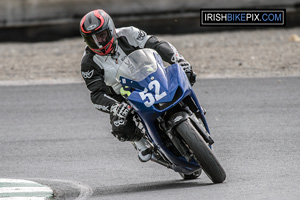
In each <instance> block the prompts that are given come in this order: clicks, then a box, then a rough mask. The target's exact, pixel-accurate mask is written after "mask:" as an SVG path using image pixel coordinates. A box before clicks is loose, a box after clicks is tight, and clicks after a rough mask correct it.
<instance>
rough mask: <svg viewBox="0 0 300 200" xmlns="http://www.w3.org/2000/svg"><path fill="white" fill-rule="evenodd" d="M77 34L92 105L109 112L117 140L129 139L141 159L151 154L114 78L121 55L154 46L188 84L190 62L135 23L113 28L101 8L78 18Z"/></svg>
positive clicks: (136, 120)
mask: <svg viewBox="0 0 300 200" xmlns="http://www.w3.org/2000/svg"><path fill="white" fill-rule="evenodd" d="M80 34H81V36H82V37H83V39H84V41H85V43H86V44H87V46H86V47H85V50H84V54H83V57H82V61H81V74H82V77H83V79H84V80H85V83H86V86H87V88H88V89H89V90H90V92H91V101H92V103H93V104H94V106H95V108H96V109H98V110H100V111H103V112H106V113H109V114H110V123H111V125H112V134H113V135H114V136H115V137H116V138H118V139H119V140H120V141H131V142H133V143H134V144H135V147H136V148H137V150H138V151H139V159H140V160H141V161H143V162H145V161H148V160H149V159H150V158H151V154H149V153H148V152H147V150H148V148H149V147H148V146H147V145H146V144H147V142H146V140H145V139H144V138H143V137H142V136H143V133H142V132H143V126H142V125H141V122H140V121H139V120H138V118H137V117H136V116H135V115H133V114H132V112H131V111H132V108H131V106H130V105H128V104H127V103H125V102H124V98H123V97H122V96H121V95H120V87H121V85H120V83H118V82H117V80H116V79H115V76H116V73H117V69H118V67H119V65H120V64H121V63H122V61H123V60H124V58H125V57H126V56H127V55H128V54H130V53H131V52H133V51H135V50H137V49H141V48H151V49H154V50H156V51H157V52H158V53H159V54H160V56H161V57H162V59H163V60H164V61H165V62H168V63H170V64H174V63H178V64H179V65H180V66H182V68H183V70H184V71H185V73H186V75H187V77H188V79H189V80H190V83H191V85H193V84H194V83H195V81H196V75H195V74H194V73H193V70H192V67H191V65H190V64H189V63H188V62H187V61H186V60H185V59H184V58H183V56H182V55H180V54H179V53H178V51H177V50H176V48H175V47H174V46H173V45H172V44H170V43H169V42H166V41H159V40H158V39H157V38H156V37H155V36H152V35H147V34H146V33H145V32H144V31H142V30H139V29H138V28H136V27H133V26H131V27H123V28H115V26H114V22H113V20H112V18H111V17H110V16H109V15H108V14H107V13H106V12H105V11H104V10H102V9H96V10H93V11H90V12H89V13H87V14H86V15H85V16H84V17H83V18H82V19H81V21H80Z"/></svg>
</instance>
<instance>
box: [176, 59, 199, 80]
mask: <svg viewBox="0 0 300 200" xmlns="http://www.w3.org/2000/svg"><path fill="white" fill-rule="evenodd" d="M178 64H179V65H180V66H181V67H182V69H183V71H184V72H185V74H186V75H187V77H188V79H189V81H190V84H191V86H193V85H194V83H195V82H196V77H197V75H196V74H195V73H194V72H193V69H192V66H191V65H190V63H188V62H187V61H186V60H184V59H181V60H179V61H178Z"/></svg>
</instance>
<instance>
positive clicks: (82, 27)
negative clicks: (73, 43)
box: [80, 15, 92, 33]
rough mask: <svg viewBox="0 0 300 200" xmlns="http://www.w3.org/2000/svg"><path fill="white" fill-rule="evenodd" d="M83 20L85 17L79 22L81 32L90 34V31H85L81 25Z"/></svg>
mask: <svg viewBox="0 0 300 200" xmlns="http://www.w3.org/2000/svg"><path fill="white" fill-rule="evenodd" d="M85 18H86V15H85V16H84V17H83V18H82V20H81V22H80V28H81V31H82V32H84V33H91V32H92V31H85V30H84V28H83V24H84V21H85Z"/></svg>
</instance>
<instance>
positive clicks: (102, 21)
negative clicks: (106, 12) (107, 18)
mask: <svg viewBox="0 0 300 200" xmlns="http://www.w3.org/2000/svg"><path fill="white" fill-rule="evenodd" d="M94 15H95V16H96V17H97V18H99V19H100V21H101V24H100V26H98V27H97V28H96V29H95V30H98V29H99V28H101V26H102V25H103V23H104V18H103V17H102V15H100V13H99V10H94Z"/></svg>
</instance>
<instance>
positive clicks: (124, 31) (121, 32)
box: [116, 26, 140, 37]
mask: <svg viewBox="0 0 300 200" xmlns="http://www.w3.org/2000/svg"><path fill="white" fill-rule="evenodd" d="M139 31H140V30H139V29H138V28H136V27H134V26H128V27H122V28H117V29H116V32H117V35H118V36H119V37H121V36H125V37H132V36H133V35H135V34H137V33H139Z"/></svg>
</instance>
